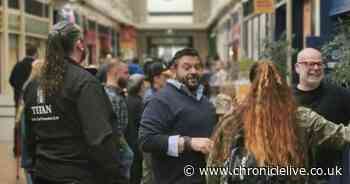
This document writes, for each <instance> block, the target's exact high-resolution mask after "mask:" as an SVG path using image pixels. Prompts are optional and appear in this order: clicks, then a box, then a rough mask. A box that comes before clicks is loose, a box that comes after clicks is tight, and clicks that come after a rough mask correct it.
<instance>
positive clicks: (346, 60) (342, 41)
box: [321, 19, 350, 88]
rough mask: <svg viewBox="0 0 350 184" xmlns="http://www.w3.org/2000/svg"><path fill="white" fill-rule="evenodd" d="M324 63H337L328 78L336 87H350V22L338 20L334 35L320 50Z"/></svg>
mask: <svg viewBox="0 0 350 184" xmlns="http://www.w3.org/2000/svg"><path fill="white" fill-rule="evenodd" d="M321 52H322V55H323V60H324V61H325V62H332V61H338V63H337V64H336V65H335V67H334V70H333V72H332V74H331V76H330V79H331V81H332V82H334V83H336V84H337V85H344V86H345V87H347V88H349V87H350V20H341V19H339V22H338V25H337V26H336V29H335V35H334V36H333V38H332V39H331V41H329V42H328V43H327V44H325V45H324V46H323V47H322V49H321Z"/></svg>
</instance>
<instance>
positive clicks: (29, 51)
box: [26, 44, 38, 57]
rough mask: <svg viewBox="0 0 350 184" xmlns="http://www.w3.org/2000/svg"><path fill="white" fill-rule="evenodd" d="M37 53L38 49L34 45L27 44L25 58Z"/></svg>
mask: <svg viewBox="0 0 350 184" xmlns="http://www.w3.org/2000/svg"><path fill="white" fill-rule="evenodd" d="M37 53H38V48H37V47H36V46H35V45H32V44H28V45H26V55H27V56H31V57H33V56H35V54H37Z"/></svg>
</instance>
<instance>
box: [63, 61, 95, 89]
mask: <svg viewBox="0 0 350 184" xmlns="http://www.w3.org/2000/svg"><path fill="white" fill-rule="evenodd" d="M66 79H67V80H68V82H69V81H73V82H74V85H84V84H86V83H94V84H100V82H99V81H98V80H97V79H96V78H95V77H94V76H93V75H91V74H90V73H89V72H88V71H86V70H85V69H84V68H82V67H80V66H76V65H74V64H71V63H68V66H67V73H66Z"/></svg>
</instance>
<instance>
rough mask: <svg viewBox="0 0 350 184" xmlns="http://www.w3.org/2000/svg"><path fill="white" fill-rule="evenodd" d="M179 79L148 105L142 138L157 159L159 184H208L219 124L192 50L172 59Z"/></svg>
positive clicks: (167, 86) (154, 168)
mask: <svg viewBox="0 0 350 184" xmlns="http://www.w3.org/2000/svg"><path fill="white" fill-rule="evenodd" d="M171 70H173V73H174V74H175V79H170V80H168V81H167V84H166V85H165V87H164V88H162V89H161V90H160V91H159V92H158V93H156V94H155V95H154V96H153V97H152V99H151V100H150V101H149V102H148V103H147V104H146V107H145V110H144V112H143V116H142V120H141V126H140V133H139V139H140V143H141V148H142V149H143V151H144V152H149V153H151V155H152V169H153V173H154V177H155V183H156V184H174V183H191V184H203V183H205V177H204V176H201V175H200V173H199V168H203V167H205V165H206V163H205V155H206V154H208V153H209V151H210V150H211V149H212V147H213V144H212V141H211V140H210V139H209V137H210V135H211V133H212V130H213V127H214V125H215V122H216V117H215V109H214V106H213V105H212V104H211V103H210V102H209V100H208V99H207V98H206V97H205V96H204V95H203V86H202V85H200V83H199V79H200V77H201V74H202V61H201V58H200V56H199V54H198V52H197V51H196V50H194V49H191V48H186V49H183V50H180V51H178V52H177V53H176V54H175V56H174V57H173V59H172V66H171Z"/></svg>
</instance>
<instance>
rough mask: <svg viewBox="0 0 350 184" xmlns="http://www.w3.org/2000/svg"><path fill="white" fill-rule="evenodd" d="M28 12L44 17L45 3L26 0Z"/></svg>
mask: <svg viewBox="0 0 350 184" xmlns="http://www.w3.org/2000/svg"><path fill="white" fill-rule="evenodd" d="M25 3H26V5H25V7H26V12H27V13H28V14H32V15H36V16H39V17H42V16H43V14H44V6H43V3H41V2H38V1H35V0H25Z"/></svg>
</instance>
